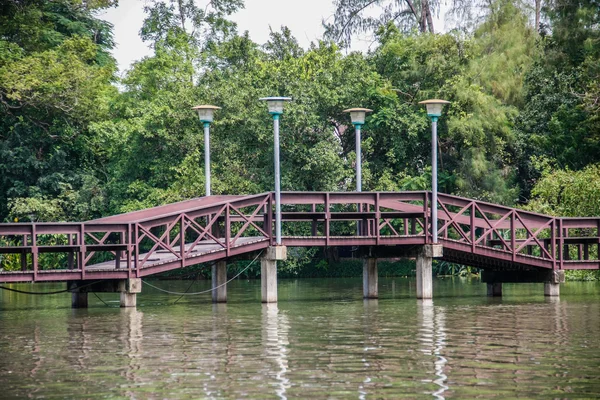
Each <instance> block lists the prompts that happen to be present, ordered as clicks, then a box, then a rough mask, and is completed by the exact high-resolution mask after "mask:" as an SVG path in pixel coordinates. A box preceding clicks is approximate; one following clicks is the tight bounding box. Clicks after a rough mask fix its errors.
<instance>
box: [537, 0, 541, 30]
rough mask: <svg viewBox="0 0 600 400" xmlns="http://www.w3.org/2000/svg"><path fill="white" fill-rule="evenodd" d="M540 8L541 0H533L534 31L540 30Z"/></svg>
mask: <svg viewBox="0 0 600 400" xmlns="http://www.w3.org/2000/svg"><path fill="white" fill-rule="evenodd" d="M541 10H542V0H535V31H536V32H539V31H540V14H541Z"/></svg>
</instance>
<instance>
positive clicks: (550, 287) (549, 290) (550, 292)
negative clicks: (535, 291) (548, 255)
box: [544, 271, 565, 297]
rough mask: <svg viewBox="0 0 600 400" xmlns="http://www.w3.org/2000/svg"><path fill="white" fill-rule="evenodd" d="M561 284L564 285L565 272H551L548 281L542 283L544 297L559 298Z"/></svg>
mask: <svg viewBox="0 0 600 400" xmlns="http://www.w3.org/2000/svg"><path fill="white" fill-rule="evenodd" d="M561 283H565V271H552V272H551V274H550V279H549V280H548V281H546V282H544V296H549V297H556V296H560V284H561Z"/></svg>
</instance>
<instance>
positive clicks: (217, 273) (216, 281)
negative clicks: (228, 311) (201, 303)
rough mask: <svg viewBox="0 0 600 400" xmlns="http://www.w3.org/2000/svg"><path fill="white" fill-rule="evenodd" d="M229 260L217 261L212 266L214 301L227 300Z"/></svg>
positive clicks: (222, 301) (223, 301) (221, 301)
mask: <svg viewBox="0 0 600 400" xmlns="http://www.w3.org/2000/svg"><path fill="white" fill-rule="evenodd" d="M226 282H227V262H225V261H217V262H216V263H215V264H214V265H213V266H212V289H213V290H212V302H213V303H226V302H227V285H226V284H225V283H226Z"/></svg>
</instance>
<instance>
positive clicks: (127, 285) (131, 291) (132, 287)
mask: <svg viewBox="0 0 600 400" xmlns="http://www.w3.org/2000/svg"><path fill="white" fill-rule="evenodd" d="M118 289H119V292H120V293H121V307H135V306H136V305H137V294H138V293H141V292H142V280H141V279H140V278H131V279H127V280H124V281H120V282H119V284H118Z"/></svg>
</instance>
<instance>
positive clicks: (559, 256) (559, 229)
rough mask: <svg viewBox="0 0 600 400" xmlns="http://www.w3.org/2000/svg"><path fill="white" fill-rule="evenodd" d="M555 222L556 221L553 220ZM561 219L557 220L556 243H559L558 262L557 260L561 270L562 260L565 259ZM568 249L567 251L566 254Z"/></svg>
mask: <svg viewBox="0 0 600 400" xmlns="http://www.w3.org/2000/svg"><path fill="white" fill-rule="evenodd" d="M555 221H556V220H555ZM562 222H563V221H562V218H559V219H558V235H559V236H558V241H559V246H558V254H559V255H558V260H559V269H563V266H564V258H565V247H564V246H565V238H564V233H563V226H562V225H563V224H562ZM568 250H569V249H567V253H568V252H569V251H568Z"/></svg>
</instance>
